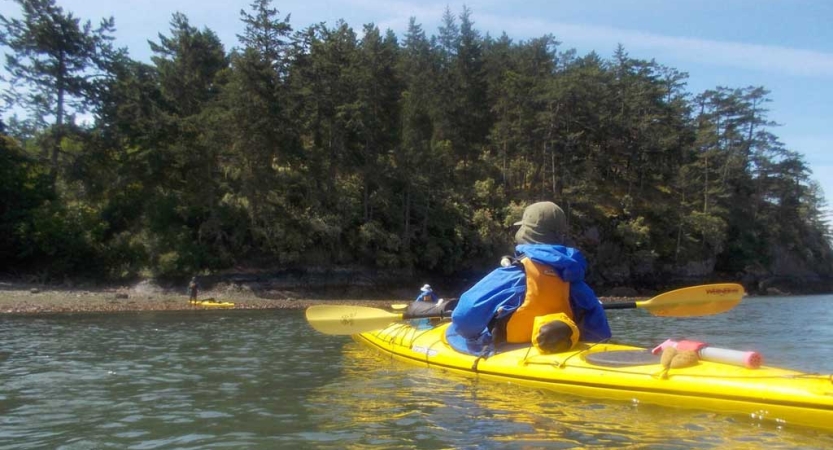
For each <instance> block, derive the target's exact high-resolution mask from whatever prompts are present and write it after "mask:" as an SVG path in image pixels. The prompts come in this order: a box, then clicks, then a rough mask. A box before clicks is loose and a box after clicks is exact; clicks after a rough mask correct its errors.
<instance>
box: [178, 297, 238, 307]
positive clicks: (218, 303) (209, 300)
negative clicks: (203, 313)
mask: <svg viewBox="0 0 833 450" xmlns="http://www.w3.org/2000/svg"><path fill="white" fill-rule="evenodd" d="M188 303H190V304H191V305H193V306H202V307H205V308H233V307H234V303H232V302H221V301H218V300H215V299H213V298H207V299H204V300H197V301H189V302H188Z"/></svg>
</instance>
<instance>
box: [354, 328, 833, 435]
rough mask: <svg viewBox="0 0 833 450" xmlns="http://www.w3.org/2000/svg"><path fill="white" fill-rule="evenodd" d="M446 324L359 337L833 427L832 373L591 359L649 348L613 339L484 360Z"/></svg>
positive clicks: (454, 359) (671, 400)
mask: <svg viewBox="0 0 833 450" xmlns="http://www.w3.org/2000/svg"><path fill="white" fill-rule="evenodd" d="M446 328H447V324H443V325H440V326H438V327H435V328H431V329H417V328H414V327H412V326H410V325H408V324H403V323H395V324H391V325H390V326H388V327H387V328H385V329H382V330H378V331H373V332H367V333H362V334H357V335H354V336H353V338H354V339H355V340H356V341H358V342H360V343H362V344H364V345H367V346H369V347H371V348H375V349H377V350H379V351H382V352H384V353H388V354H390V355H391V356H392V357H394V358H395V359H398V360H400V361H404V362H407V363H411V364H418V365H423V366H430V367H435V368H440V369H445V370H448V371H451V372H454V373H458V374H463V375H466V376H475V377H479V378H483V379H489V380H498V381H508V382H513V383H517V384H520V385H525V386H530V387H535V388H541V389H547V390H551V391H556V392H562V393H567V394H574V395H580V396H586V397H594V398H603V399H612V400H624V401H635V402H644V403H651V404H657V405H664V406H674V407H684V408H693V409H700V410H708V411H717V412H722V413H728V414H743V415H746V416H748V417H752V418H754V419H756V420H761V421H774V422H776V423H779V424H797V425H801V426H809V427H814V428H822V429H828V430H830V429H833V375H818V374H807V373H802V372H798V371H793V370H788V369H780V368H774V367H766V366H764V367H761V368H758V369H748V368H746V367H740V366H735V365H729V364H723V363H718V362H710V361H703V360H700V361H699V362H698V363H697V364H696V365H693V366H691V367H686V368H676V369H670V370H669V371H668V372H667V374H666V375H665V376H663V375H662V372H663V367H662V366H661V365H660V364H658V363H656V362H652V363H650V364H640V365H631V366H618V367H612V366H608V365H598V364H593V363H591V362H589V361H588V355H593V354H598V353H599V352H619V351H639V350H644V349H641V348H639V347H633V346H626V345H619V344H611V343H602V344H595V345H594V344H588V343H579V345H578V346H577V347H576V348H575V349H573V350H570V351H568V352H563V353H557V354H540V353H539V352H538V350H537V349H536V348H534V347H532V346H523V347H521V348H515V349H512V350H507V351H503V352H499V353H497V354H495V355H493V356H490V357H488V358H478V357H476V356H474V355H468V354H463V353H460V352H457V351H455V350H454V349H452V348H451V347H450V346H449V345H448V344H447V343H446V342H445V339H444V336H445V329H446ZM590 359H595V358H590Z"/></svg>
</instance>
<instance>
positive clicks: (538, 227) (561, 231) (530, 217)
mask: <svg viewBox="0 0 833 450" xmlns="http://www.w3.org/2000/svg"><path fill="white" fill-rule="evenodd" d="M515 225H516V226H520V228H518V232H517V233H515V242H516V243H517V244H562V243H564V239H565V237H566V233H567V216H566V215H565V214H564V211H563V210H562V209H561V208H559V207H558V205H556V204H555V203H553V202H538V203H533V204H531V205H529V206H527V207H526V209H524V215H523V219H521V220H520V221H519V222H515Z"/></svg>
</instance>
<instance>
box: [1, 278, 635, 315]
mask: <svg viewBox="0 0 833 450" xmlns="http://www.w3.org/2000/svg"><path fill="white" fill-rule="evenodd" d="M410 294H412V292H410V291H409V290H408V291H407V292H406V290H405V289H400V290H391V291H388V292H380V291H379V290H377V289H361V288H348V289H340V290H335V289H327V290H318V289H291V290H280V291H270V292H267V293H254V292H253V291H251V290H246V289H239V288H236V289H235V288H231V289H228V288H224V287H223V286H215V287H213V288H211V289H207V290H204V291H202V290H201V291H200V293H199V296H198V299H200V300H206V299H209V298H213V299H215V300H217V301H225V302H233V303H234V307H232V308H223V309H305V308H307V307H309V306H311V305H320V304H338V305H359V306H372V307H377V308H386V307H389V306H390V305H391V304H394V303H407V302H410V301H412V300H413V298H414V297H415V295H410ZM643 297H644V298H646V299H647V298H648V296H637V297H612V296H605V297H600V300H601V301H602V302H612V301H623V300H632V299H642V298H643ZM213 309H216V308H207V307H202V306H194V305H191V304H189V302H188V294H187V293H186V289H185V288H184V287H182V288H181V289H180V288H173V289H163V288H161V287H159V286H156V285H153V284H151V283H147V282H140V283H138V284H136V285H134V286H131V287H127V286H121V287H115V286H109V287H67V286H55V285H45V284H39V283H26V282H18V281H0V316H2V315H31V314H56V313H70V314H71V313H119V312H141V311H189V310H213Z"/></svg>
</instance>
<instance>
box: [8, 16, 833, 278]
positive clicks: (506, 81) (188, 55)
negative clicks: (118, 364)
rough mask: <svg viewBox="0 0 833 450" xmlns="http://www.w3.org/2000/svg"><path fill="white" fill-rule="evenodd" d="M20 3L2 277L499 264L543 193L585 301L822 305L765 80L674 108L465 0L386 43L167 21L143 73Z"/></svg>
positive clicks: (820, 224) (288, 29)
mask: <svg viewBox="0 0 833 450" xmlns="http://www.w3.org/2000/svg"><path fill="white" fill-rule="evenodd" d="M14 2H15V3H16V4H17V5H18V6H19V7H20V13H19V15H16V16H9V17H6V16H0V45H2V51H3V53H4V54H5V60H4V70H3V72H2V76H3V85H2V86H3V102H2V105H3V106H2V107H3V108H4V116H3V117H5V119H4V121H3V122H0V196H1V198H2V203H0V273H5V274H7V275H17V276H22V275H27V274H29V275H31V274H34V275H36V276H37V277H38V278H39V279H43V280H61V279H63V278H64V277H90V278H93V279H99V280H124V279H134V278H137V277H151V276H152V277H183V276H189V275H191V274H195V273H199V274H208V273H217V272H221V271H224V270H234V269H235V268H241V267H242V268H249V269H252V268H257V269H264V270H266V269H276V268H304V267H362V268H368V269H372V270H374V271H404V272H405V273H413V274H428V275H430V274H434V275H436V276H444V277H453V276H455V275H457V274H460V273H465V272H472V271H483V270H489V269H491V268H493V267H495V266H496V265H497V263H498V260H499V257H500V255H503V254H507V253H508V252H511V249H512V236H513V230H512V228H511V225H512V223H513V222H515V221H517V220H519V218H520V216H521V213H522V211H523V208H524V206H525V205H527V204H529V203H531V202H535V201H540V200H550V201H554V202H556V203H557V204H559V205H560V206H561V207H562V208H563V209H564V211H565V212H566V213H567V216H568V221H569V227H570V231H571V238H572V244H573V245H575V246H577V247H578V248H580V249H581V250H582V252H583V253H584V254H585V256H586V257H587V259H588V262H589V266H590V272H589V273H588V277H589V279H588V281H590V282H591V283H592V284H595V285H596V286H602V287H613V286H633V287H644V286H654V287H656V286H662V285H664V284H668V283H671V282H672V281H671V280H688V281H710V280H723V281H743V282H744V283H745V284H746V285H747V288H748V289H750V288H751V289H752V290H753V291H754V290H755V289H756V288H764V287H766V286H768V285H773V286H776V285H779V283H780V285H785V284H786V285H787V286H792V287H793V288H795V287H796V286H801V287H803V288H805V289H807V290H824V289H829V288H830V283H831V275H833V253H831V239H830V238H831V236H830V228H829V224H828V223H827V222H826V221H825V218H824V214H825V212H826V208H827V205H826V204H825V203H824V195H823V192H821V189H820V186H819V185H818V183H817V182H815V181H814V180H813V178H812V173H811V171H810V169H809V167H808V165H807V163H806V162H805V160H804V157H803V155H802V154H801V153H799V152H798V151H795V150H792V149H790V148H788V147H787V146H786V145H785V144H783V143H782V142H781V141H779V139H778V136H776V135H775V134H774V132H773V130H774V129H775V126H776V124H775V123H773V122H772V121H771V120H770V119H768V117H767V112H768V108H769V107H771V103H770V99H769V97H768V95H769V92H768V91H767V89H766V87H764V86H716V87H714V88H713V89H709V90H706V91H704V92H689V91H688V90H687V88H686V82H687V77H688V75H687V74H686V73H684V72H681V71H679V70H677V69H675V68H672V67H667V66H664V65H663V64H661V63H660V62H657V61H654V60H643V59H636V58H632V57H631V56H629V54H628V52H627V50H626V49H625V48H624V47H622V46H619V47H618V48H612V49H610V54H609V55H601V54H598V53H595V52H593V53H588V54H583V55H582V54H578V53H577V52H576V51H575V50H571V49H569V48H568V46H567V45H566V44H562V43H561V42H559V41H558V40H557V38H556V37H557V34H558V30H552V32H553V34H551V35H544V36H540V37H538V38H535V39H529V40H516V39H513V38H512V37H511V36H507V35H506V34H503V35H500V36H491V35H489V34H487V33H482V32H481V31H478V29H477V28H476V26H475V22H474V14H473V12H472V11H471V10H469V9H468V8H465V7H464V8H462V10H461V11H459V12H453V11H451V10H450V9H446V12H445V14H444V15H443V16H442V18H441V25H440V26H439V27H438V29H437V30H435V31H433V32H431V31H428V30H425V29H423V27H422V26H421V24H420V23H419V22H418V20H417V19H416V18H412V19H411V21H410V25H409V26H408V28H407V31H406V32H404V33H402V34H401V35H397V34H396V33H394V32H393V31H391V30H384V31H383V30H380V29H379V27H377V26H376V25H374V24H372V23H371V24H366V25H363V26H362V27H361V28H360V29H354V28H353V27H351V26H350V25H348V24H347V23H345V22H343V21H339V22H337V23H335V24H330V25H328V24H325V23H317V24H312V25H310V26H307V27H306V28H303V29H295V28H293V26H291V25H290V20H289V19H290V16H289V15H284V14H281V12H279V11H278V10H277V8H276V7H275V6H274V5H273V4H272V2H271V0H252V3H251V5H250V6H249V7H248V8H247V9H244V10H242V11H239V17H240V22H239V24H240V28H239V34H238V39H239V43H236V46H235V47H227V46H226V45H227V44H228V43H223V42H220V40H219V38H218V36H217V34H216V33H215V32H213V31H212V30H210V29H208V28H206V27H200V26H199V25H198V24H192V23H191V22H190V21H189V19H188V17H186V16H185V15H183V14H180V13H173V14H172V16H171V21H170V29H168V30H159V31H158V32H156V31H155V30H154V32H153V34H152V35H149V36H148V39H149V40H148V43H149V46H150V49H151V51H152V55H153V56H152V57H151V58H150V60H149V61H146V62H143V61H137V60H134V59H131V57H130V55H129V53H128V51H127V50H126V49H124V48H117V47H116V46H115V45H114V39H115V36H116V22H115V20H114V19H113V18H104V19H101V20H100V21H99V22H98V23H95V22H93V21H91V20H88V19H87V18H79V17H75V16H74V15H73V13H72V12H69V11H66V10H64V9H63V8H62V7H61V6H59V5H58V4H57V0H14ZM229 13H230V14H235V13H237V12H236V11H229ZM413 284H414V285H415V286H416V285H417V284H419V283H418V282H414V283H413Z"/></svg>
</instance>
